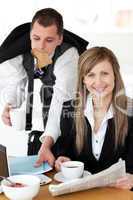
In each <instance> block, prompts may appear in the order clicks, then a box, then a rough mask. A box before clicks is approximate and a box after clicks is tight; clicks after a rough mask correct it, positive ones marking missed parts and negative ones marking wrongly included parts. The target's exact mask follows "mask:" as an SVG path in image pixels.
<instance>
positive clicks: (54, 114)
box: [1, 47, 79, 142]
mask: <svg viewBox="0 0 133 200" xmlns="http://www.w3.org/2000/svg"><path fill="white" fill-rule="evenodd" d="M78 58H79V55H78V52H77V49H76V48H74V47H72V48H70V49H68V50H67V51H65V52H64V53H63V54H62V55H61V56H60V57H59V58H58V59H57V60H56V62H55V66H54V75H55V77H56V81H55V85H54V87H53V96H52V100H51V104H50V109H49V115H48V121H47V124H46V128H45V130H44V129H43V130H44V134H43V135H42V137H41V138H40V139H41V141H42V142H43V138H44V136H45V135H48V136H51V137H52V138H53V139H54V142H56V140H57V138H58V137H59V135H60V115H61V110H62V105H63V102H64V101H68V100H70V99H72V98H75V91H76V83H77V66H78ZM22 62H23V58H22V55H20V56H17V57H15V58H13V59H10V60H8V61H5V62H4V63H2V64H1V65H3V66H1V67H2V68H3V69H5V71H6V72H7V74H8V75H6V76H5V79H6V78H7V80H8V81H7V85H5V87H4V88H3V91H2V92H1V93H2V94H4V96H5V97H6V98H5V99H4V101H3V102H4V104H6V103H10V104H11V105H12V106H13V107H16V108H18V107H20V106H21V105H22V103H23V101H24V99H25V87H26V83H27V73H26V71H25V69H24V67H23V63H22ZM8 70H9V71H10V72H9V71H8ZM5 74H6V73H5ZM5 79H4V80H5ZM2 96H3V95H2ZM40 120H41V121H42V118H41V119H40ZM36 130H38V127H36Z"/></svg>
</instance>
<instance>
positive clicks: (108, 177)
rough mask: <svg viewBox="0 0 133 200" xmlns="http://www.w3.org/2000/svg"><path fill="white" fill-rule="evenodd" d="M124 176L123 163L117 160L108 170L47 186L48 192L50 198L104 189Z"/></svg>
mask: <svg viewBox="0 0 133 200" xmlns="http://www.w3.org/2000/svg"><path fill="white" fill-rule="evenodd" d="M125 175H126V170H125V161H123V160H119V161H118V162H117V163H115V164H113V165H112V166H110V167H109V168H108V169H105V170H103V171H101V172H99V173H97V174H94V175H89V176H87V177H84V178H78V179H74V180H70V181H67V182H64V183H60V184H58V185H54V184H51V185H49V191H50V193H51V194H52V196H58V195H62V194H67V193H72V192H76V191H82V190H87V189H90V188H96V187H104V186H108V185H110V184H113V183H115V182H116V180H117V179H118V178H120V177H123V176H125Z"/></svg>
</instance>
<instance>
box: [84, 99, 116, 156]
mask: <svg viewBox="0 0 133 200" xmlns="http://www.w3.org/2000/svg"><path fill="white" fill-rule="evenodd" d="M93 113H94V110H93V104H92V97H91V95H88V97H87V102H86V107H85V110H84V115H85V116H86V118H87V119H88V121H89V123H90V125H91V129H92V152H93V155H94V156H95V158H96V159H97V160H99V158H100V155H101V151H102V146H103V143H104V139H105V135H106V130H107V125H108V120H109V119H111V118H113V109H112V105H111V106H110V108H109V110H108V112H107V113H106V115H105V116H104V118H103V121H102V123H101V126H100V128H99V130H98V132H97V133H95V132H94V117H93V116H94V115H93Z"/></svg>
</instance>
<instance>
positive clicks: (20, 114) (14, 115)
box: [10, 108, 26, 131]
mask: <svg viewBox="0 0 133 200" xmlns="http://www.w3.org/2000/svg"><path fill="white" fill-rule="evenodd" d="M10 118H11V124H12V127H13V128H14V129H15V130H18V131H22V130H25V124H26V112H25V111H24V110H22V109H19V108H14V109H11V111H10Z"/></svg>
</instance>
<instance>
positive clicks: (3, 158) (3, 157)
mask: <svg viewBox="0 0 133 200" xmlns="http://www.w3.org/2000/svg"><path fill="white" fill-rule="evenodd" d="M0 176H6V177H8V176H9V168H8V160H7V153H6V147H5V146H3V145H0Z"/></svg>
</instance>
